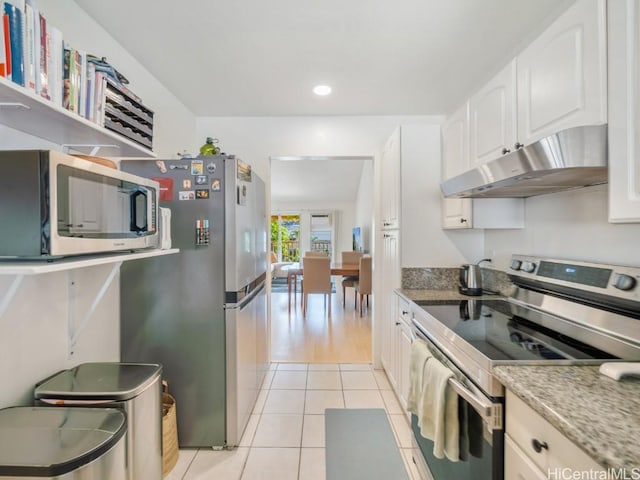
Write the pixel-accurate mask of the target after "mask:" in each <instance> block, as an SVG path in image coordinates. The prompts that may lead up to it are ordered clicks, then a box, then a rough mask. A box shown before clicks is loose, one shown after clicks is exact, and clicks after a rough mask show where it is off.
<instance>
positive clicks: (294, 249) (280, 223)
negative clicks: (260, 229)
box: [271, 215, 300, 262]
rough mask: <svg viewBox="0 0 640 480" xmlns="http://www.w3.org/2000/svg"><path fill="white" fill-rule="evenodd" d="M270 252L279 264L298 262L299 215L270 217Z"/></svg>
mask: <svg viewBox="0 0 640 480" xmlns="http://www.w3.org/2000/svg"><path fill="white" fill-rule="evenodd" d="M271 250H272V251H273V252H274V253H275V254H276V256H277V257H278V261H279V262H299V261H300V215H271Z"/></svg>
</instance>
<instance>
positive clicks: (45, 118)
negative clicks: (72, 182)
mask: <svg viewBox="0 0 640 480" xmlns="http://www.w3.org/2000/svg"><path fill="white" fill-rule="evenodd" d="M0 124H3V125H6V126H8V127H11V128H14V129H16V130H20V131H22V132H25V133H28V134H30V135H34V136H36V137H40V138H43V139H45V140H48V141H50V142H53V143H57V144H58V145H73V146H76V145H81V146H85V147H86V148H87V149H91V147H94V146H99V147H101V150H102V149H104V153H102V155H104V156H108V157H155V156H156V155H155V154H154V153H153V152H152V151H151V150H149V149H147V148H145V147H143V146H141V145H138V144H137V143H135V142H132V141H131V140H128V139H126V138H124V137H121V136H120V135H118V134H116V133H113V132H110V131H109V130H106V129H105V128H103V127H100V126H98V125H97V124H95V123H93V122H90V121H89V120H87V119H85V118H82V117H81V116H80V115H78V114H76V113H73V112H70V111H69V110H65V109H64V108H61V107H58V106H56V105H54V104H53V103H52V102H50V101H49V100H46V99H44V98H42V97H40V96H38V95H36V94H35V93H34V92H31V91H30V90H28V89H26V88H24V87H21V86H20V85H17V84H15V83H13V82H12V81H11V80H8V79H6V78H3V77H0ZM75 149H77V147H75ZM80 151H82V150H80Z"/></svg>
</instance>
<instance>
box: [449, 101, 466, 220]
mask: <svg viewBox="0 0 640 480" xmlns="http://www.w3.org/2000/svg"><path fill="white" fill-rule="evenodd" d="M468 126H469V110H468V104H466V103H465V104H464V106H463V107H462V108H460V109H458V110H457V111H456V112H455V113H454V114H453V115H451V116H450V117H449V118H448V119H447V122H446V123H445V124H444V125H443V126H442V180H446V179H448V178H451V177H455V176H456V175H459V174H461V173H463V172H465V171H467V170H469V154H468V146H469V137H468V132H469V128H468ZM442 228H471V200H469V199H458V198H443V199H442Z"/></svg>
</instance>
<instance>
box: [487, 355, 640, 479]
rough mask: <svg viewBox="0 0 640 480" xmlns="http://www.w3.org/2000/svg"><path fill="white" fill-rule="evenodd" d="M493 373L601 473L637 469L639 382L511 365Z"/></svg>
mask: <svg viewBox="0 0 640 480" xmlns="http://www.w3.org/2000/svg"><path fill="white" fill-rule="evenodd" d="M493 372H494V374H495V375H496V377H497V378H498V379H499V380H500V382H502V384H503V385H504V386H505V387H506V388H508V389H509V390H511V391H512V392H513V393H515V394H516V395H517V396H518V397H520V398H521V399H522V400H524V401H525V402H526V403H527V404H528V405H529V406H530V407H531V408H533V409H534V410H535V411H536V412H538V413H539V414H540V415H542V416H543V417H544V418H545V419H547V420H548V421H549V422H550V423H551V424H552V425H553V426H554V427H556V428H557V429H558V430H559V431H560V432H562V433H563V434H564V435H565V436H566V437H567V438H569V439H570V440H571V441H573V442H574V443H575V444H576V445H578V446H579V447H580V448H582V450H584V451H585V452H586V453H587V454H588V455H589V456H591V457H592V458H593V459H594V460H595V461H596V462H598V463H599V464H600V465H602V466H603V467H605V468H626V469H627V472H630V471H631V470H632V469H634V468H640V447H638V438H640V379H638V378H632V377H625V378H623V379H622V380H621V381H619V382H617V381H615V380H613V379H611V378H609V377H606V376H604V375H602V374H600V373H599V371H598V367H597V366H513V365H510V366H498V367H495V368H494V369H493ZM507 408H508V407H507Z"/></svg>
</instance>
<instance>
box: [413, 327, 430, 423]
mask: <svg viewBox="0 0 640 480" xmlns="http://www.w3.org/2000/svg"><path fill="white" fill-rule="evenodd" d="M432 356H433V355H432V354H431V350H429V347H428V346H427V344H426V343H425V342H423V341H422V340H420V339H418V338H417V339H415V340H414V341H413V343H412V344H411V354H410V358H409V395H408V396H407V410H409V411H410V412H411V413H414V414H416V415H418V413H417V412H418V401H419V400H420V397H421V396H422V379H423V377H424V366H425V364H426V363H427V360H429V359H430V358H431V357H432Z"/></svg>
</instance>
